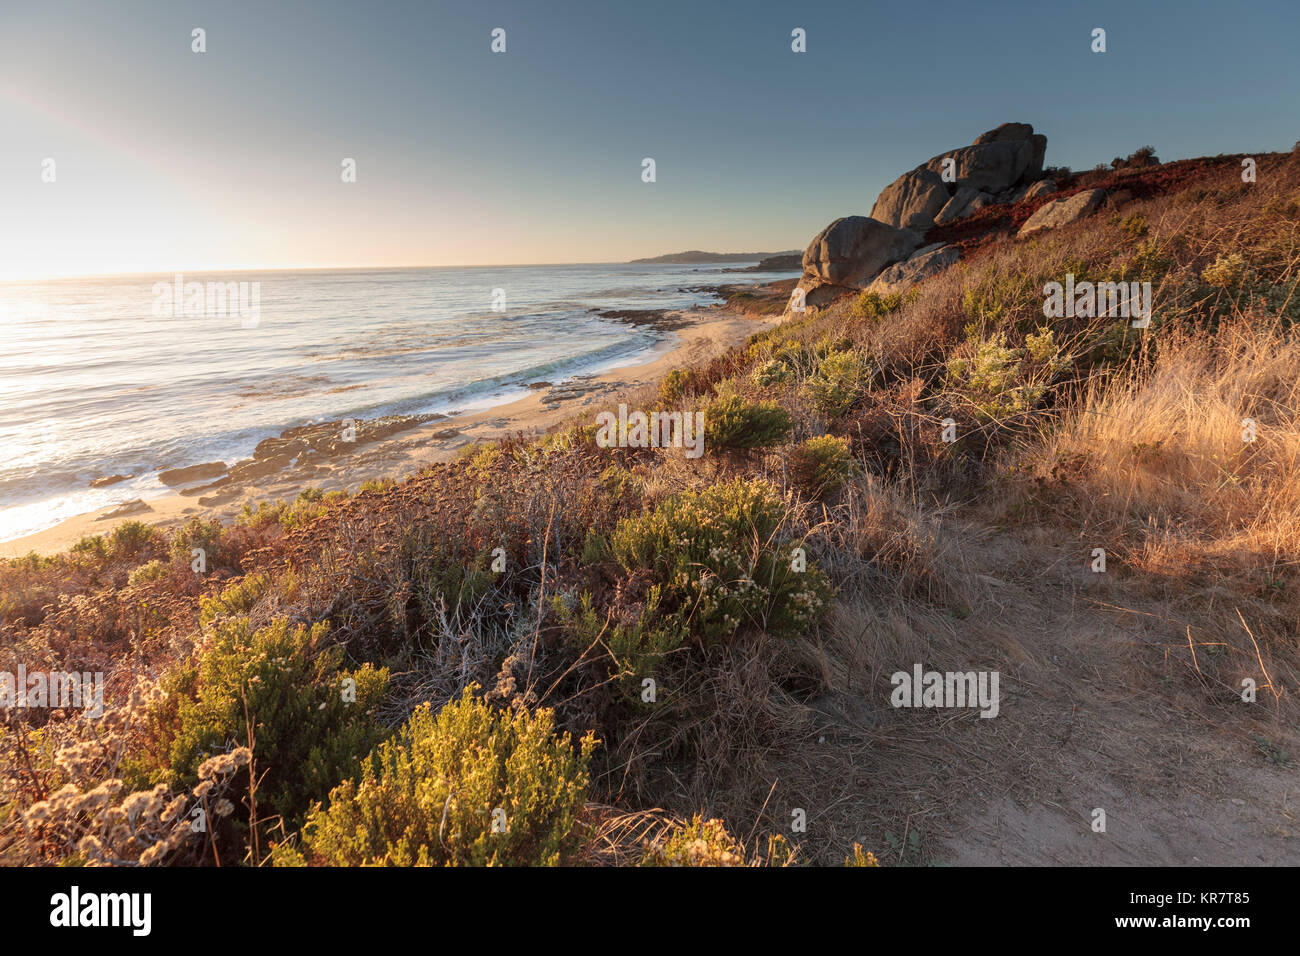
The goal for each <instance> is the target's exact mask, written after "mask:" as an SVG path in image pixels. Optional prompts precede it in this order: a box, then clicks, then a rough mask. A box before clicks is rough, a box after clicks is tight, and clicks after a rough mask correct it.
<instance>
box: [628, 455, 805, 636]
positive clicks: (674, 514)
mask: <svg viewBox="0 0 1300 956" xmlns="http://www.w3.org/2000/svg"><path fill="white" fill-rule="evenodd" d="M784 519H785V503H784V502H783V501H782V500H781V498H780V497H779V496H778V494H777V492H776V489H775V488H773V487H772V485H770V484H769V483H767V482H766V481H762V480H754V481H746V480H740V479H738V480H735V481H731V482H728V483H726V484H719V485H713V486H712V487H710V488H707V489H706V490H704V491H702V492H684V493H682V494H679V495H677V496H675V497H672V498H669V499H668V500H667V501H665V502H664V503H663V504H661V505H660V506H659V507H658V508H656V509H655V510H654V511H652V512H650V513H648V514H644V515H640V516H638V517H635V518H627V519H624V520H623V521H621V522H619V524H618V526H617V527H616V528H615V529H614V533H613V535H612V536H611V542H610V546H611V550H612V552H613V555H614V557H615V559H616V560H617V561H618V562H619V564H620V565H621V566H622V567H623V569H624V570H626V571H628V572H629V573H645V571H647V570H649V571H650V572H652V573H653V575H654V577H655V580H656V581H657V582H658V583H659V584H660V585H661V587H662V589H663V591H662V595H663V597H662V600H663V603H664V608H665V612H666V613H667V614H668V615H670V616H672V617H675V619H676V620H677V621H679V622H680V623H681V625H682V626H683V627H684V628H686V629H688V630H689V631H690V633H691V634H692V635H694V636H696V637H698V638H699V639H701V640H704V641H713V640H719V639H722V638H726V637H728V636H730V635H732V634H734V633H735V632H736V631H737V630H738V629H740V628H741V627H754V628H759V629H762V630H765V631H766V632H767V633H769V634H772V635H774V636H778V637H784V636H792V635H794V634H797V633H799V631H800V630H801V629H803V628H805V627H807V626H808V625H809V624H811V623H812V622H813V621H814V620H815V619H816V618H817V616H818V614H819V613H820V612H821V610H822V608H823V607H824V606H825V604H826V601H827V600H828V598H829V587H828V586H827V584H826V579H825V577H824V575H823V574H822V572H821V571H820V569H818V568H817V567H816V565H814V564H811V563H808V562H807V561H806V558H805V559H804V560H803V561H802V562H801V561H800V560H799V559H800V557H802V552H801V551H800V552H799V553H798V554H796V547H795V546H794V545H793V544H791V543H790V542H785V541H780V540H778V539H777V534H778V532H779V530H780V528H781V525H782V523H783V521H784Z"/></svg>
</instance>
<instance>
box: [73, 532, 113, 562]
mask: <svg viewBox="0 0 1300 956" xmlns="http://www.w3.org/2000/svg"><path fill="white" fill-rule="evenodd" d="M68 550H69V551H71V552H72V553H73V554H76V555H80V556H82V557H87V558H97V559H100V560H103V559H104V558H107V557H108V542H107V541H105V540H104V536H103V535H102V534H88V535H83V536H82V537H81V538H80V539H78V540H77V542H76V544H74V545H73V546H72V547H71V548H69V549H68Z"/></svg>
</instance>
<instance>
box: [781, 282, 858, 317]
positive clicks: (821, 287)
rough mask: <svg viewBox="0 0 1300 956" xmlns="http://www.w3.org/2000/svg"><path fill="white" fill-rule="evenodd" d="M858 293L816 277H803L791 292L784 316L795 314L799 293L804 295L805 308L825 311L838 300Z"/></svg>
mask: <svg viewBox="0 0 1300 956" xmlns="http://www.w3.org/2000/svg"><path fill="white" fill-rule="evenodd" d="M857 291H858V290H857V289H852V288H849V287H848V286H842V285H835V284H834V283H831V282H823V281H822V280H821V279H818V278H817V277H816V276H803V277H802V278H801V279H800V280H799V281H798V282H797V283H796V284H795V287H794V290H793V291H791V293H790V301H789V302H787V303H786V306H785V313H784V314H786V315H792V314H794V313H795V309H794V306H795V303H796V302H798V301H799V296H798V295H797V293H799V292H802V293H803V306H804V309H805V310H806V309H823V308H825V307H826V306H828V305H830V304H831V303H832V302H834V301H835V300H836V299H839V298H841V297H842V296H846V295H854V294H856V293H857Z"/></svg>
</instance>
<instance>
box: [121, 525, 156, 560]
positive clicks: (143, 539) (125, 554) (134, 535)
mask: <svg viewBox="0 0 1300 956" xmlns="http://www.w3.org/2000/svg"><path fill="white" fill-rule="evenodd" d="M162 537H163V535H162V532H161V531H159V530H158V529H157V528H155V527H152V526H151V525H147V524H145V523H144V522H143V521H124V522H122V523H121V524H120V525H118V526H117V527H116V528H114V529H113V530H112V531H111V532H110V533H109V536H108V552H109V556H110V557H112V558H114V559H120V560H124V559H129V558H134V557H136V556H138V555H139V554H140V552H142V551H144V550H145V549H147V548H150V547H152V546H153V545H155V544H157V543H159V542H160V541H161V540H162Z"/></svg>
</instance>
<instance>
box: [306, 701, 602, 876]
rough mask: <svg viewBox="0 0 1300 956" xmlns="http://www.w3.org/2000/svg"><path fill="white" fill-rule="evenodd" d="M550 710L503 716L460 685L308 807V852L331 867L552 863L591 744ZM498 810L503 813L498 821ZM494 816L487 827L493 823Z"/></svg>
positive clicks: (571, 825) (580, 791)
mask: <svg viewBox="0 0 1300 956" xmlns="http://www.w3.org/2000/svg"><path fill="white" fill-rule="evenodd" d="M553 729H554V717H553V715H552V713H551V711H549V710H545V709H542V710H538V711H537V712H536V713H533V714H529V713H527V712H519V713H502V712H498V711H494V710H492V709H490V708H489V707H487V706H486V705H484V704H483V703H482V702H481V701H478V700H475V699H474V698H473V697H472V696H471V693H470V689H469V688H466V690H465V692H464V694H463V696H462V697H461V699H460V700H459V701H456V702H453V703H450V704H448V705H447V706H446V707H444V708H442V710H441V711H440V712H439V713H438V715H437V717H436V718H435V717H434V716H433V714H432V712H431V711H430V709H429V705H428V704H427V703H426V704H423V705H421V706H420V707H419V708H417V709H416V711H415V713H414V714H413V715H412V716H411V719H410V720H408V721H407V723H406V724H405V726H404V727H403V728H402V729H401V731H399V733H398V735H397V736H396V737H395V738H394V739H392V740H388V741H385V742H384V743H382V744H380V745H379V748H378V750H376V751H375V752H374V753H373V754H372V755H371V757H370V759H368V760H367V761H365V766H364V769H363V772H362V776H361V779H360V780H359V781H352V780H346V781H344V782H343V783H341V784H339V786H337V787H335V788H334V790H333V791H332V792H331V793H330V795H329V805H328V808H327V809H322V808H320V807H317V808H315V809H314V810H313V811H312V812H311V814H310V816H309V817H308V820H307V824H306V826H305V827H304V828H303V839H304V845H305V856H306V858H308V859H310V860H311V861H313V862H318V863H323V864H326V865H331V866H362V865H369V866H512V865H513V866H536V865H542V866H553V865H555V864H557V863H559V862H560V861H561V860H562V858H563V856H564V854H565V852H566V851H568V850H569V849H570V848H572V847H573V846H574V844H575V843H576V840H577V832H576V830H577V822H578V815H579V813H580V812H581V810H582V806H583V802H584V799H585V796H586V790H587V783H588V773H587V766H588V763H589V761H590V758H591V753H592V751H593V749H594V748H595V740H594V739H593V738H592V737H591V735H590V734H588V735H587V736H586V737H584V738H583V739H582V741H581V743H580V744H579V746H578V748H577V750H576V751H575V748H574V746H573V742H572V739H571V738H570V736H569V735H568V734H563V735H560V736H558V737H557V736H556V735H555V734H554V733H553ZM495 811H504V813H503V814H502V813H497V812H495ZM494 818H495V819H494Z"/></svg>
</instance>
